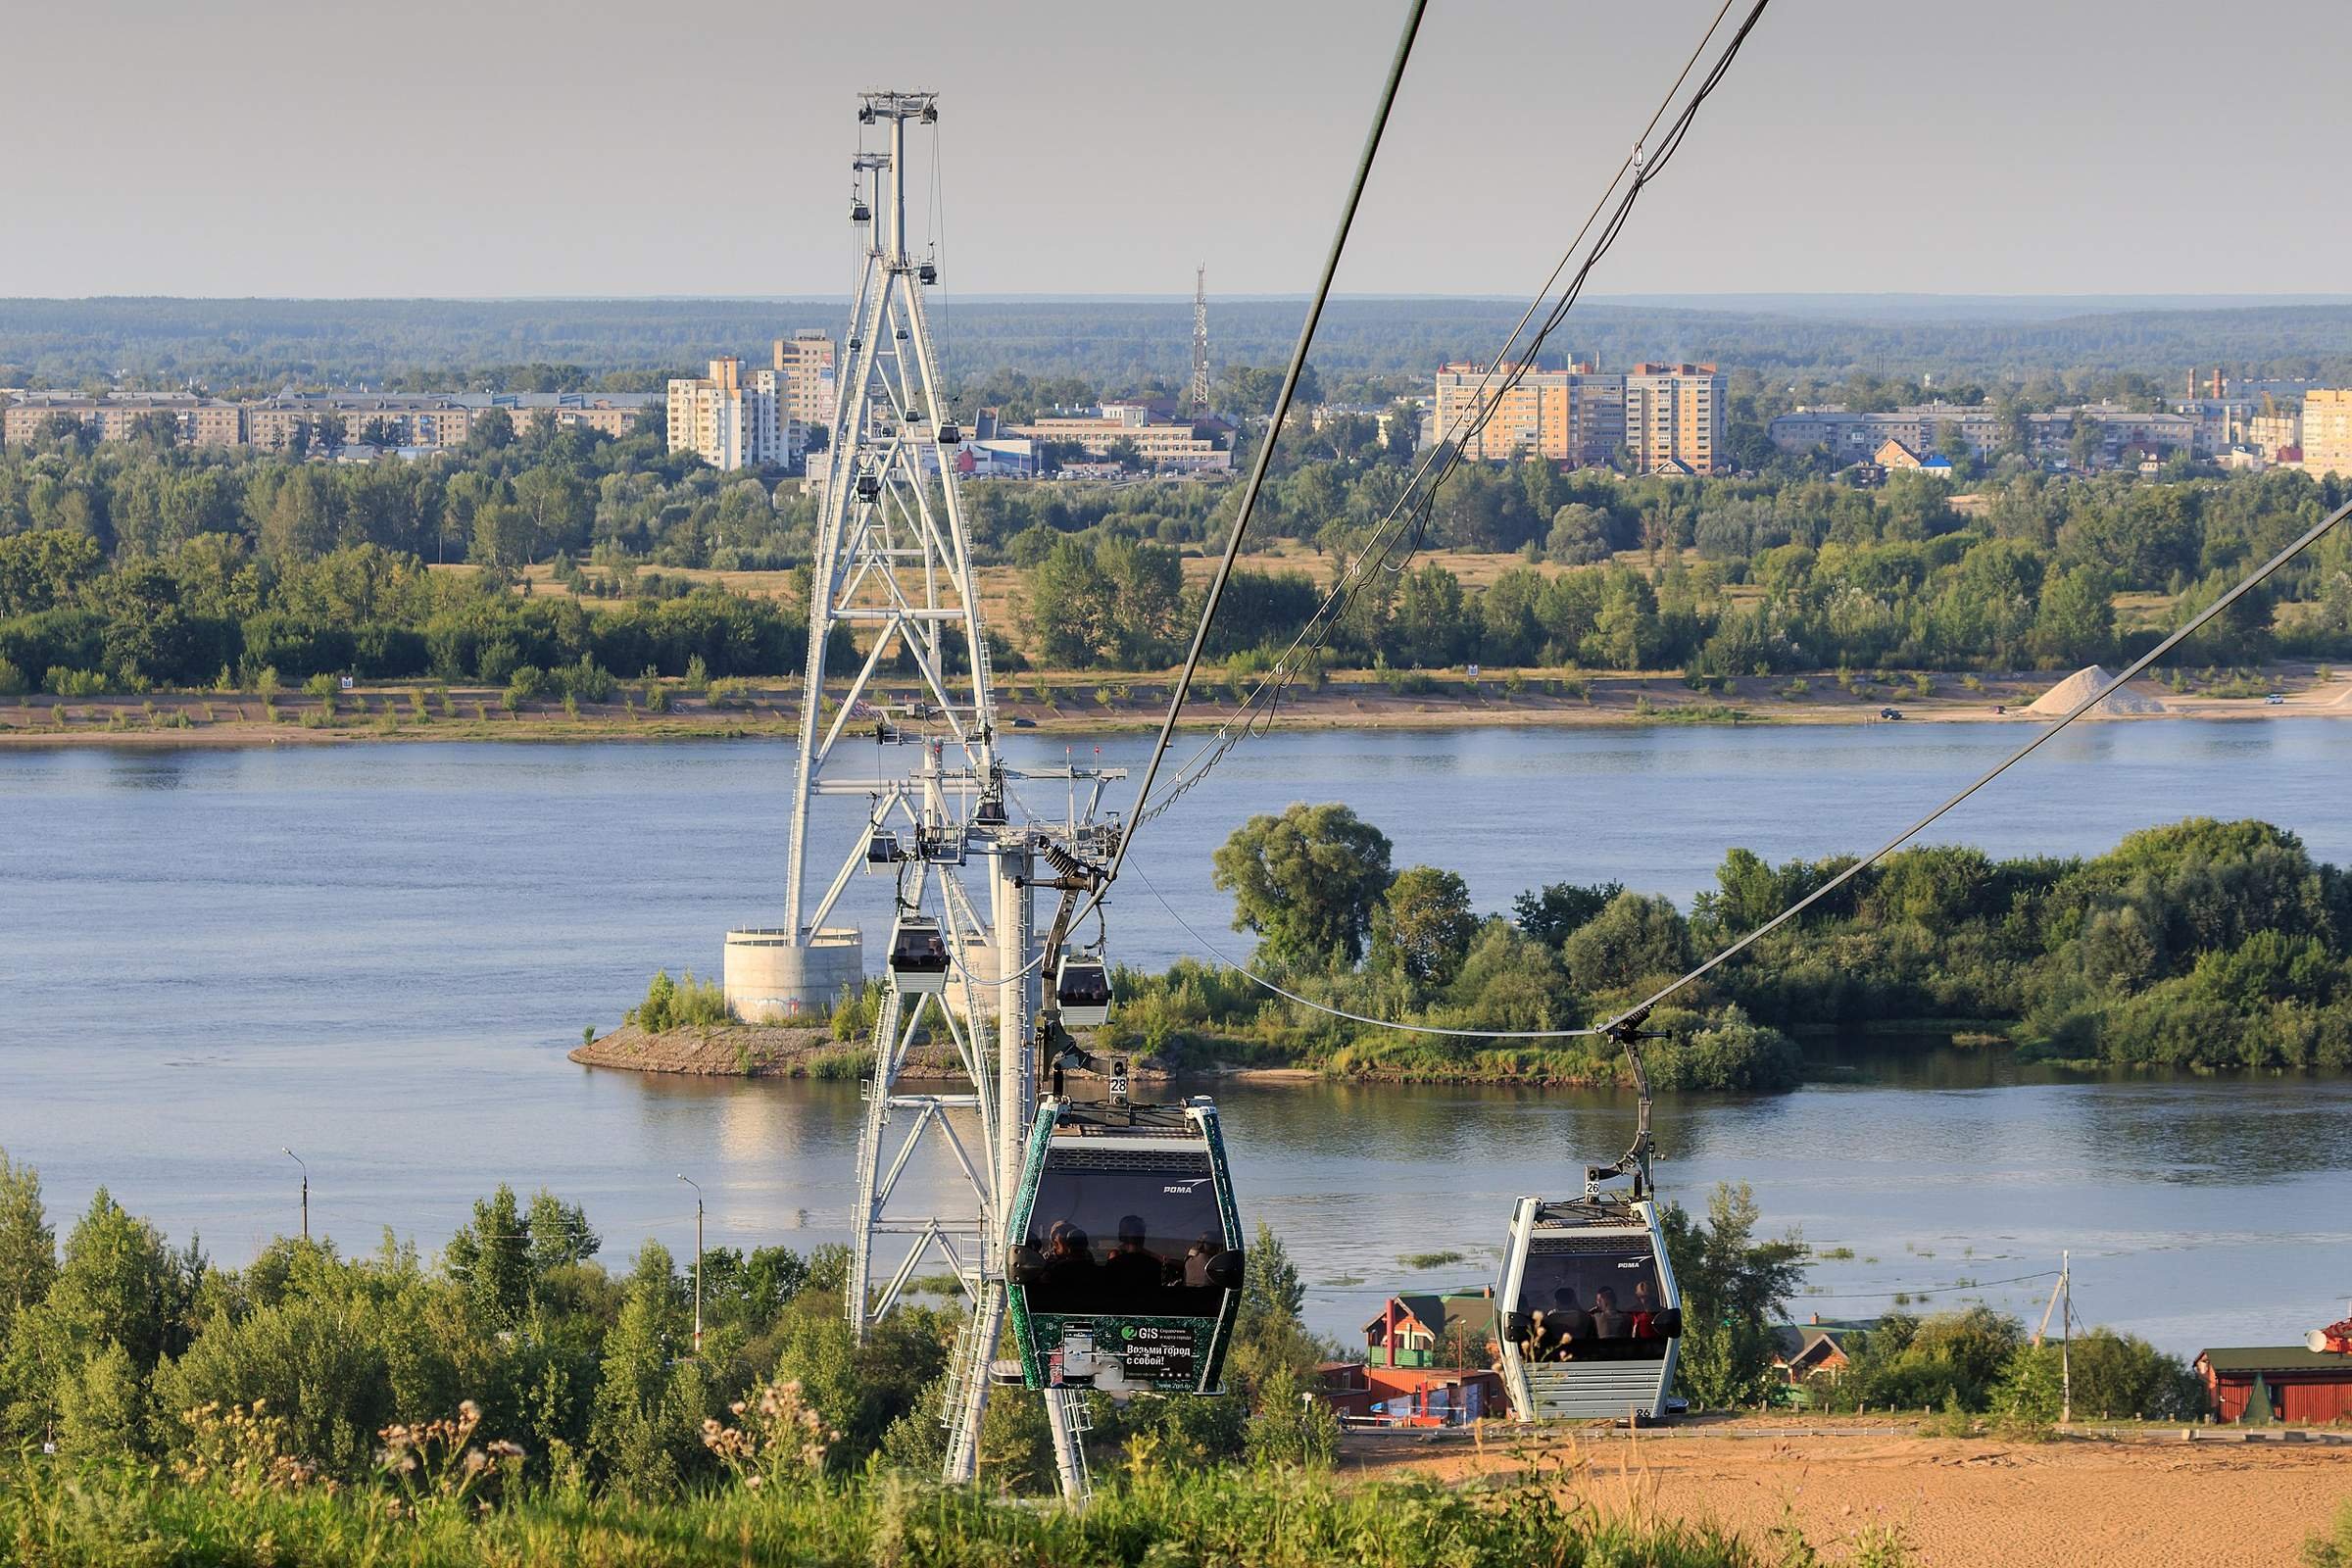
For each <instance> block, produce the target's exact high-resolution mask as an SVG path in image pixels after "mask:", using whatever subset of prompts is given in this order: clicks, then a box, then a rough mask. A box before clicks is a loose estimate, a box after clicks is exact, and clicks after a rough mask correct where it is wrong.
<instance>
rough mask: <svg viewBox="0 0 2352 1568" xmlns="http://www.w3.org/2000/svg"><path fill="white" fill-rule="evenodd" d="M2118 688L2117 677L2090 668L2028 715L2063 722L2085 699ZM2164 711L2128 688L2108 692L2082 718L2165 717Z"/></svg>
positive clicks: (2041, 699) (2053, 689) (2045, 697)
mask: <svg viewBox="0 0 2352 1568" xmlns="http://www.w3.org/2000/svg"><path fill="white" fill-rule="evenodd" d="M2114 684H2115V677H2114V676H2113V675H2110V674H2108V673H2107V671H2106V670H2105V669H2103V668H2101V667H2100V666H2099V665H2097V664H2086V665H2084V666H2083V667H2082V668H2081V669H2078V670H2076V671H2075V672H2074V673H2073V674H2072V675H2069V676H2067V677H2066V679H2064V680H2062V681H2060V682H2059V683H2058V684H2057V685H2055V686H2053V687H2051V688H2050V689H2049V690H2048V691H2046V692H2043V693H2042V694H2041V695H2040V696H2039V697H2037V698H2035V699H2034V702H2033V704H2032V706H2030V707H2028V708H2027V710H2026V711H2027V712H2029V713H2039V714H2045V715H2047V716H2048V717H2051V718H2063V717H2065V716H2066V714H2067V713H2069V712H2070V711H2073V709H2074V707H2075V705H2076V704H2077V703H2080V702H2081V701H2082V699H2083V698H2085V697H2088V696H2089V695H2091V693H2093V692H2101V691H2107V688H2108V687H2110V686H2112V685H2114ZM2163 711H2164V705H2163V704H2162V703H2160V702H2158V701H2157V700H2156V699H2155V698H2153V697H2149V696H2146V695H2144V694H2142V693H2140V692H2135V691H2133V690H2131V688H2130V687H2126V688H2124V689H2123V690H2121V691H2113V692H2107V695H2106V696H2105V697H2103V698H2101V699H2100V700H2099V702H2098V704H2097V705H2096V706H2095V707H2093V708H2092V709H2091V710H2090V711H2089V712H2087V713H2085V714H2083V715H2082V716H2083V717H2084V718H2114V717H2118V716H2121V715H2127V714H2132V713H2161V712H2163Z"/></svg>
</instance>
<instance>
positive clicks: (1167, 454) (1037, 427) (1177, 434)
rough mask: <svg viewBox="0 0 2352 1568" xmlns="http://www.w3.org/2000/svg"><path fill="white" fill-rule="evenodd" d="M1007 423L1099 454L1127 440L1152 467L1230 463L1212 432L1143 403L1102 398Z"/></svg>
mask: <svg viewBox="0 0 2352 1568" xmlns="http://www.w3.org/2000/svg"><path fill="white" fill-rule="evenodd" d="M1006 429H1007V430H1008V431H1009V433H1011V434H1013V435H1016V436H1026V437H1027V438H1029V439H1030V440H1032V441H1058V442H1063V443H1075V444H1076V445H1077V446H1078V447H1080V448H1081V449H1082V450H1084V451H1085V452H1086V453H1087V454H1088V455H1089V456H1091V457H1103V456H1104V455H1106V454H1107V453H1108V452H1109V451H1110V449H1111V447H1112V446H1113V445H1115V444H1116V443H1118V442H1121V441H1131V442H1133V443H1134V444H1135V450H1136V452H1137V453H1138V454H1139V455H1141V457H1142V458H1143V461H1144V466H1145V467H1147V468H1152V469H1173V470H1176V471H1179V472H1185V473H1214V472H1225V471H1228V470H1230V469H1231V468H1232V467H1233V453H1232V452H1231V451H1230V450H1228V449H1226V448H1223V447H1220V446H1218V445H1217V443H1216V441H1215V439H1214V438H1213V437H1210V436H1201V435H1195V434H1194V433H1193V426H1192V424H1191V422H1190V421H1179V420H1174V419H1168V418H1165V417H1162V416H1161V415H1160V413H1159V411H1158V410H1156V409H1154V408H1152V406H1151V405H1150V404H1148V403H1105V404H1103V406H1102V407H1101V408H1099V409H1092V410H1088V411H1086V412H1084V413H1073V412H1064V411H1061V410H1056V411H1055V412H1054V413H1053V414H1050V415H1047V416H1045V417H1042V418H1038V419H1033V420H1031V421H1030V422H1029V423H1027V424H1015V425H1008V426H1006Z"/></svg>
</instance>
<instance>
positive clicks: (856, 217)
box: [850, 202, 874, 223]
mask: <svg viewBox="0 0 2352 1568" xmlns="http://www.w3.org/2000/svg"><path fill="white" fill-rule="evenodd" d="M850 221H851V222H853V223H870V222H872V221H874V215H873V213H872V212H870V211H869V210H868V209H867V207H866V205H865V203H863V202H852V203H850Z"/></svg>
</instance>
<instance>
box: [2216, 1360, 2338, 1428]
mask: <svg viewBox="0 0 2352 1568" xmlns="http://www.w3.org/2000/svg"><path fill="white" fill-rule="evenodd" d="M2196 1373H2197V1376H2198V1377H2200V1378H2203V1379H2204V1380H2205V1397H2207V1398H2208V1399H2210V1400H2211V1401H2212V1402H2213V1414H2214V1419H2216V1420H2218V1421H2223V1422H2229V1423H2233V1424H2235V1423H2243V1422H2244V1421H2246V1420H2247V1419H2248V1408H2249V1406H2252V1405H2253V1404H2255V1402H2256V1401H2257V1400H2258V1399H2259V1400H2260V1401H2261V1402H2263V1403H2265V1404H2267V1405H2268V1407H2269V1411H2268V1414H2267V1416H2266V1415H2263V1414H2260V1413H2257V1414H2255V1415H2254V1416H2253V1417H2252V1419H2254V1420H2257V1421H2260V1420H2266V1419H2267V1420H2271V1421H2314V1422H2330V1421H2345V1420H2352V1355H2344V1354H2340V1353H2338V1352H2337V1351H2334V1350H2314V1349H2309V1348H2305V1347H2303V1346H2300V1345H2253V1346H2237V1347H2225V1348H2220V1349H2211V1350H2199V1351H2198V1352H2197V1359H2196Z"/></svg>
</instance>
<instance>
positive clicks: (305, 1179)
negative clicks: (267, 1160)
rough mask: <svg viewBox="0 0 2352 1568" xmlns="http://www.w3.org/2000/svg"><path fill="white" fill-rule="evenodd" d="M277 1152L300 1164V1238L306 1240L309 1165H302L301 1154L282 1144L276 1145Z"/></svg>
mask: <svg viewBox="0 0 2352 1568" xmlns="http://www.w3.org/2000/svg"><path fill="white" fill-rule="evenodd" d="M277 1152H279V1153H281V1154H283V1155H285V1156H286V1157H287V1158H288V1159H290V1160H292V1161H293V1162H294V1163H295V1164H297V1165H302V1239H303V1240H304V1241H306V1242H307V1241H309V1240H310V1239H311V1167H310V1166H308V1165H303V1164H302V1156H301V1155H300V1154H297V1153H296V1152H294V1151H292V1150H291V1149H288V1148H287V1147H286V1146H285V1145H283V1144H280V1145H278V1146H277Z"/></svg>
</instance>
